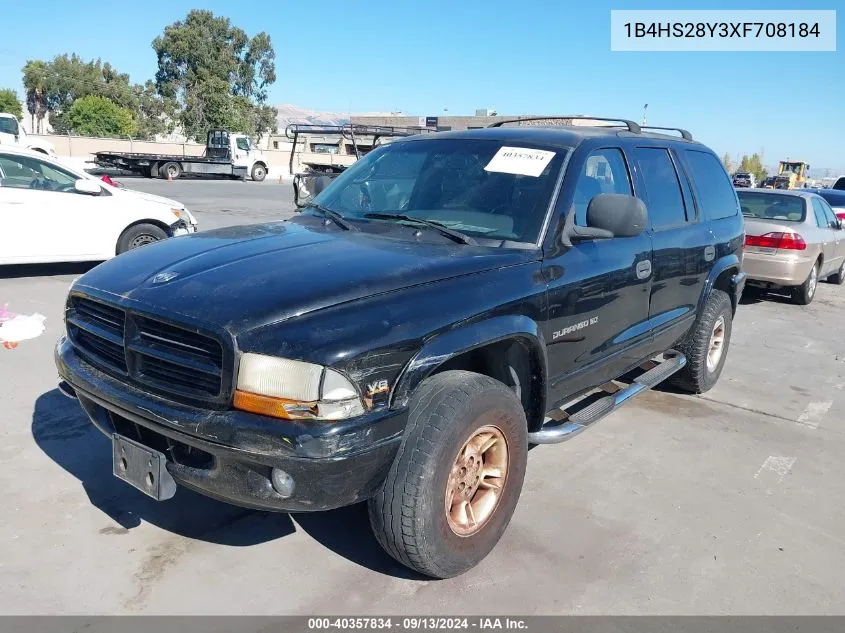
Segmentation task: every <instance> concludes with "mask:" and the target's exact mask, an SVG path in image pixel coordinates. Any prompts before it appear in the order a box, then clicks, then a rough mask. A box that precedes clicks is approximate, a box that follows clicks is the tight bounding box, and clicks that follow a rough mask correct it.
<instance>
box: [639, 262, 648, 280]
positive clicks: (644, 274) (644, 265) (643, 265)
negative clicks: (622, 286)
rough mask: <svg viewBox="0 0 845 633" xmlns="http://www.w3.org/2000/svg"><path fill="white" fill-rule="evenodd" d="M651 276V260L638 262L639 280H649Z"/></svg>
mask: <svg viewBox="0 0 845 633" xmlns="http://www.w3.org/2000/svg"><path fill="white" fill-rule="evenodd" d="M649 275H651V260H648V259H646V260H644V261H641V262H637V279H648V277H649Z"/></svg>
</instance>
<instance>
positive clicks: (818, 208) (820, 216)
mask: <svg viewBox="0 0 845 633" xmlns="http://www.w3.org/2000/svg"><path fill="white" fill-rule="evenodd" d="M813 215H815V216H816V226H817V227H819V228H820V229H826V228H828V227H827V218H826V217H825V215H824V209H822V205H821V204H819V201H818V200H813Z"/></svg>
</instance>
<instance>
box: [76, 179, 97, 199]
mask: <svg viewBox="0 0 845 633" xmlns="http://www.w3.org/2000/svg"><path fill="white" fill-rule="evenodd" d="M73 189H74V191H76V193H84V194H87V195H89V196H99V195H100V194H101V193H102V192H103V188H102V187H101V186H100V185H98V184H97V181H95V180H88V179H86V178H80V179H79V180H77V181H76V182H75V183H74V184H73Z"/></svg>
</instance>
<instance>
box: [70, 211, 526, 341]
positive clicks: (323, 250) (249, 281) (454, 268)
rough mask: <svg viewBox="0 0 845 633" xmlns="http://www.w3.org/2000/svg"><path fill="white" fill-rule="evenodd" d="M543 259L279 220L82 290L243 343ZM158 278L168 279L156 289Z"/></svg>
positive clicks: (151, 260)
mask: <svg viewBox="0 0 845 633" xmlns="http://www.w3.org/2000/svg"><path fill="white" fill-rule="evenodd" d="M536 258H537V251H534V250H513V249H504V248H490V247H482V246H466V245H460V244H452V243H444V244H440V243H437V244H433V243H430V242H416V241H411V240H404V239H396V238H393V237H386V236H384V235H373V234H369V233H365V232H363V231H362V232H347V231H338V230H336V229H334V230H330V229H326V228H324V227H323V225H322V223H319V224H317V223H315V226H310V225H307V224H304V223H303V224H299V223H297V222H280V223H273V224H259V225H251V226H236V227H231V228H227V229H219V230H216V231H207V232H202V233H196V234H193V235H190V236H186V237H179V238H176V239H170V240H163V241H161V242H158V243H156V244H151V245H149V246H144V247H142V248H139V249H137V250H133V251H129V252H128V253H125V254H123V255H121V256H119V257H116V258H114V259H112V260H109V261H107V262H105V263H103V264H100V265H99V266H97V267H96V268H94V269H92V270H91V271H89V272H88V273H86V274H85V275H84V276H82V277H81V278H80V279H79V281H77V283H76V284H75V285H74V288H75V289H78V290H81V291H87V292H91V293H92V294H99V295H101V296H103V297H104V298H109V297H110V298H111V299H112V300H117V301H118V302H129V303H136V304H137V306H136V307H137V308H138V309H142V310H146V311H148V312H152V313H158V314H162V315H168V314H169V315H171V318H174V317H175V318H178V315H181V316H184V317H188V319H189V320H190V321H194V322H202V323H205V324H206V325H207V326H208V327H210V328H211V329H219V328H221V327H222V328H225V329H227V330H229V331H230V332H231V333H232V334H234V335H237V334H238V333H241V332H244V331H247V330H251V329H253V328H257V327H261V326H263V325H267V324H270V323H274V322H278V321H283V320H286V319H290V318H292V317H298V316H301V315H304V314H307V313H309V312H313V311H315V310H320V309H322V308H326V307H329V306H333V305H337V304H340V303H344V302H347V301H352V300H355V299H358V298H362V297H368V296H372V295H376V294H381V293H385V292H391V291H395V290H399V289H402V288H406V287H410V286H414V285H418V284H425V283H430V282H434V281H440V280H443V279H448V278H450V277H457V276H461V275H468V274H472V273H477V272H481V271H484V270H488V269H491V268H495V267H503V266H510V265H514V264H519V263H522V262H528V261H531V260H534V259H536ZM159 273H167V275H161V277H160V279H159V281H158V283H155V282H154V281H153V278H154V277H155V276H156V275H157V274H159ZM168 277H169V279H168V280H166V281H162V280H161V279H162V278H165V279H166V278H168ZM350 317H352V318H354V309H353V310H352V311H351V312H350Z"/></svg>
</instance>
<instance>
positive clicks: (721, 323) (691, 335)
mask: <svg viewBox="0 0 845 633" xmlns="http://www.w3.org/2000/svg"><path fill="white" fill-rule="evenodd" d="M732 321H733V311H732V310H731V300H730V297H728V295H727V293H725V292H723V291H721V290H712V291H711V292H710V296H709V297H707V302H706V303H705V304H704V310H702V311H701V314H700V315H699V316H698V319H696V322H695V324H694V325H693V326H692V329H691V330H690V331H689V332H688V333H687V335H686V337H685V338H684V339H683V341H681V343H680V344H679V345H677V346H676V349H677V350H678V351H680V352H682V353H683V354H684V356H686V357H687V364H686V366H684V368H683V369H682V370H681V371H679V372H678V373H676V374H675V375H674V376H672V378H670V379H669V380H670V382H671V383H672V384H674V385H675V386H677V387H679V388H681V389H683V390H684V391H689V392H691V393H704V392H705V391H708V390H710V389H711V388H712V387H713V385H715V384H716V381H717V380H719V376H720V375H721V373H722V367H724V365H725V359H726V358H727V355H728V346H729V345H730V342H731V327H732Z"/></svg>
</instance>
